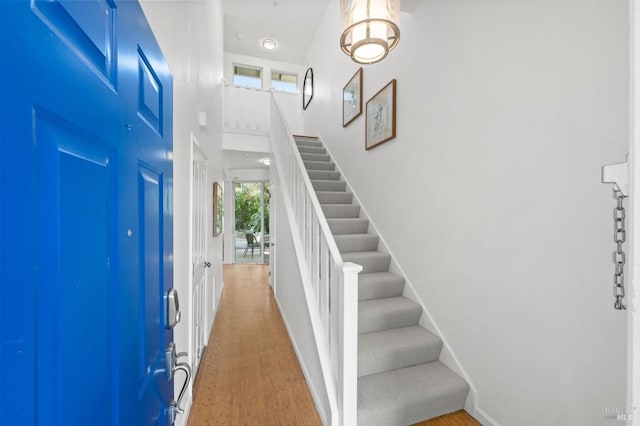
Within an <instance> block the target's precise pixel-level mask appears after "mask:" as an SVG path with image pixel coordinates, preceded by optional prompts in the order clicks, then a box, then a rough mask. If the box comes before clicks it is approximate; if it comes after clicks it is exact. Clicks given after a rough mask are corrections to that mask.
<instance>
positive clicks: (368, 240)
mask: <svg viewBox="0 0 640 426" xmlns="http://www.w3.org/2000/svg"><path fill="white" fill-rule="evenodd" d="M334 238H335V240H336V244H337V245H338V249H339V250H340V253H351V252H354V251H375V250H377V249H378V242H379V241H380V238H379V237H378V236H377V235H374V234H347V235H334Z"/></svg>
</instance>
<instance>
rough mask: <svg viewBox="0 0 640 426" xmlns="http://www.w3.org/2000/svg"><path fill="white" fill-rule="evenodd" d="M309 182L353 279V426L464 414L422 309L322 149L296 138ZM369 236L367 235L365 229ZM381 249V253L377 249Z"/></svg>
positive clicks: (460, 393) (457, 383) (461, 384)
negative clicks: (355, 271) (353, 268)
mask: <svg viewBox="0 0 640 426" xmlns="http://www.w3.org/2000/svg"><path fill="white" fill-rule="evenodd" d="M295 141H296V144H297V146H298V150H299V152H300V155H301V157H302V159H303V162H304V166H305V168H306V169H307V172H308V175H309V179H310V180H311V183H312V185H313V188H314V189H315V191H316V195H317V196H318V200H319V201H320V205H321V207H322V210H323V212H324V215H325V217H326V219H327V223H328V224H329V228H330V229H331V232H332V234H333V236H334V238H335V242H336V245H337V246H338V249H339V250H340V253H341V254H342V259H343V261H345V262H352V263H356V264H358V265H361V266H362V268H363V270H362V272H361V273H360V274H359V275H358V333H359V336H358V372H357V373H358V425H367V426H368V425H373V426H387V425H388V426H401V425H408V424H413V423H417V422H421V421H424V420H428V419H431V418H434V417H438V416H441V415H443V414H447V413H451V412H454V411H458V410H461V409H463V408H464V405H465V400H466V397H467V394H468V392H469V385H468V384H467V383H466V382H465V381H464V380H463V379H462V378H460V377H459V376H457V375H456V374H455V373H453V372H452V371H451V370H449V369H448V368H447V367H446V366H445V365H444V364H442V363H440V362H439V361H438V358H439V356H440V354H441V352H442V340H441V339H440V338H439V337H438V336H436V335H434V334H433V333H431V332H429V331H428V330H426V329H425V328H423V327H421V326H420V325H419V321H420V317H421V315H422V307H421V306H420V305H419V304H417V303H416V302H414V301H412V300H410V299H408V298H406V297H404V296H403V291H404V286H405V279H404V277H402V276H399V275H397V274H394V273H391V272H389V267H390V266H391V256H390V255H389V254H387V253H384V252H382V251H378V246H380V238H379V237H378V236H377V235H376V234H373V233H369V232H370V230H369V228H370V226H369V220H368V218H366V217H360V216H361V215H363V216H364V213H363V212H361V211H360V206H359V205H358V204H354V199H355V197H354V194H353V193H351V192H349V191H350V188H348V187H347V184H346V182H345V181H343V180H341V179H342V176H341V173H340V172H339V171H337V170H336V165H335V164H334V163H333V160H332V159H331V156H330V154H329V152H328V151H327V149H326V147H325V146H324V144H323V143H322V142H321V141H320V140H319V139H318V138H314V137H305V136H295ZM371 232H373V231H371ZM381 250H384V248H381Z"/></svg>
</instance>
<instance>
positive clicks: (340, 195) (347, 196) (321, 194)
mask: <svg viewBox="0 0 640 426" xmlns="http://www.w3.org/2000/svg"><path fill="white" fill-rule="evenodd" d="M316 194H317V195H318V201H320V204H351V203H352V202H353V194H352V193H351V192H343V191H316Z"/></svg>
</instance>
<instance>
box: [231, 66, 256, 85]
mask: <svg viewBox="0 0 640 426" xmlns="http://www.w3.org/2000/svg"><path fill="white" fill-rule="evenodd" d="M233 85H234V86H245V87H252V88H254V89H262V68H258V67H251V66H249V65H233Z"/></svg>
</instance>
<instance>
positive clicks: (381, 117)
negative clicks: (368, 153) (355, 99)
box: [365, 79, 396, 149]
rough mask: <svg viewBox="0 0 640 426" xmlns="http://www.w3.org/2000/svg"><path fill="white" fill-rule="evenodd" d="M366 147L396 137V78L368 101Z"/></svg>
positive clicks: (368, 147)
mask: <svg viewBox="0 0 640 426" xmlns="http://www.w3.org/2000/svg"><path fill="white" fill-rule="evenodd" d="M366 120H367V123H366V126H365V148H366V149H371V148H373V147H375V146H378V145H380V144H381V143H384V142H387V141H390V140H391V139H393V138H395V137H396V80H395V79H393V80H391V81H390V82H389V84H387V85H386V86H384V87H383V88H382V89H381V90H380V91H379V92H378V93H376V94H375V95H373V97H372V98H371V99H369V100H368V101H367V114H366Z"/></svg>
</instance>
